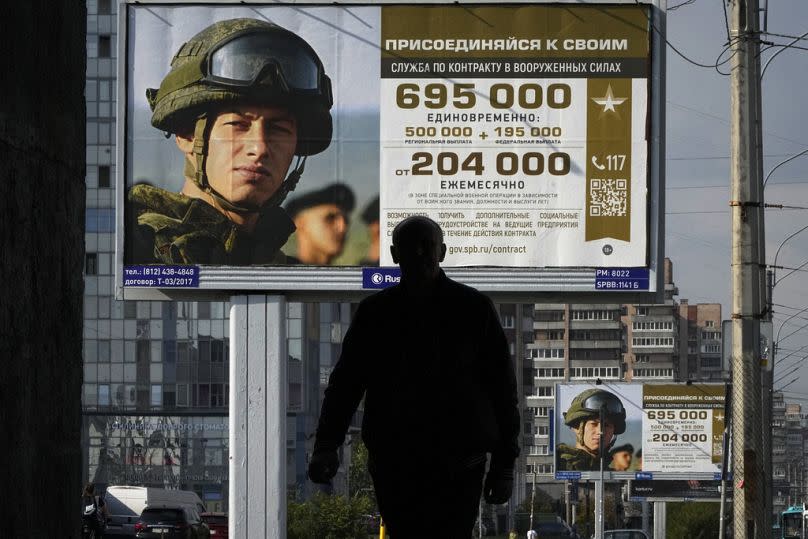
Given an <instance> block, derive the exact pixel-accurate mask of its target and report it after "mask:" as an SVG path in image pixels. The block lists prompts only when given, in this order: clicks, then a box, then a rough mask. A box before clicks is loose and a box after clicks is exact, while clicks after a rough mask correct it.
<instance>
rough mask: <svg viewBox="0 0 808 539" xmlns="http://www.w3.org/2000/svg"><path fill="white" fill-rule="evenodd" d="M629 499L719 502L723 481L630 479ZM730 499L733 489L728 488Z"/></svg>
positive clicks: (639, 500) (641, 500)
mask: <svg viewBox="0 0 808 539" xmlns="http://www.w3.org/2000/svg"><path fill="white" fill-rule="evenodd" d="M628 489H629V490H628V496H629V500H631V501H635V502H670V501H675V502H686V501H700V502H711V501H712V502H717V501H720V499H721V481H715V480H698V479H690V480H688V481H682V480H669V481H629V487H628ZM727 495H728V496H729V499H731V497H732V489H728V492H727Z"/></svg>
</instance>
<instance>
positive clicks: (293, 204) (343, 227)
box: [286, 183, 355, 266]
mask: <svg viewBox="0 0 808 539" xmlns="http://www.w3.org/2000/svg"><path fill="white" fill-rule="evenodd" d="M354 204H355V197H354V194H353V191H351V188H350V187H348V186H346V185H343V184H341V183H333V184H331V185H327V186H325V187H323V188H322V189H318V190H316V191H310V192H308V193H303V194H301V195H298V196H297V197H295V198H293V199H291V200H289V202H288V203H287V204H286V213H288V214H289V217H291V218H292V220H293V221H294V223H295V227H296V228H297V232H296V233H295V239H296V240H297V252H296V255H295V256H296V258H297V260H298V261H300V263H302V264H311V265H317V266H328V265H330V264H331V263H332V262H333V261H334V259H335V258H337V257H338V256H340V255H341V254H342V251H343V250H344V248H345V238H346V235H347V234H348V227H349V226H350V222H351V219H350V215H351V212H352V211H353V209H354Z"/></svg>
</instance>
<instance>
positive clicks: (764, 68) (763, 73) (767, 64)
mask: <svg viewBox="0 0 808 539" xmlns="http://www.w3.org/2000/svg"><path fill="white" fill-rule="evenodd" d="M805 36H808V32H805V33H804V34H802V35H801V36H799V37H796V38H794V40H793V41H791V43H789V44H788V45H783V46H782V47H783V48H782V49H780V50H779V51H777V52H775V53H774V54H772V55H771V57H770V58H769V59H768V60H767V61H766V64H765V65H764V66H763V70H762V71H761V72H760V79H761V80H763V75H765V74H766V68H767V67H769V64H770V63H772V60H774V59H775V58H777V55H779V54H780V53H781V52H783V51H784V50H786V49H789V48H795V49H802V47H794V43H796V42H797V41H799V40H801V39H802V38H804V37H805Z"/></svg>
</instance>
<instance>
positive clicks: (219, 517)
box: [199, 513, 227, 539]
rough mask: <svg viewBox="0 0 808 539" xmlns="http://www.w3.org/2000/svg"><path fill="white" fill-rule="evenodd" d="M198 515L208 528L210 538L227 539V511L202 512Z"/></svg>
mask: <svg viewBox="0 0 808 539" xmlns="http://www.w3.org/2000/svg"><path fill="white" fill-rule="evenodd" d="M199 516H201V517H202V521H203V522H204V523H205V524H207V525H208V528H210V537H211V539H222V538H223V537H224V539H227V513H202V514H201V515H199Z"/></svg>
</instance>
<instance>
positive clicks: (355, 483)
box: [348, 436, 375, 499]
mask: <svg viewBox="0 0 808 539" xmlns="http://www.w3.org/2000/svg"><path fill="white" fill-rule="evenodd" d="M352 446H353V449H352V450H351V469H350V472H349V474H348V481H349V486H350V488H349V492H348V494H349V495H350V497H351V498H353V497H355V496H356V495H357V494H363V495H371V496H372V497H373V498H374V499H375V495H374V494H373V479H372V478H371V477H370V472H369V471H368V448H367V447H365V444H364V443H363V442H362V439H361V438H360V437H359V436H355V437H354V442H353V444H352Z"/></svg>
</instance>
